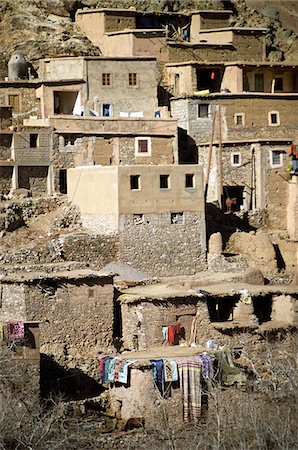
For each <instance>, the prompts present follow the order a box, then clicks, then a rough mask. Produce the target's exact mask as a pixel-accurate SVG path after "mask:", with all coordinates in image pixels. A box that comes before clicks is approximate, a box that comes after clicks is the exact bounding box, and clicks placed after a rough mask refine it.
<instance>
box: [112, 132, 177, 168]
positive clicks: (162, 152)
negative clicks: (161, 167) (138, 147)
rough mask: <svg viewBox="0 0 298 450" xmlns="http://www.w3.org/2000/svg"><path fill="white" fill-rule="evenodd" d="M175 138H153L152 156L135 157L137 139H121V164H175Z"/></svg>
mask: <svg viewBox="0 0 298 450" xmlns="http://www.w3.org/2000/svg"><path fill="white" fill-rule="evenodd" d="M173 141H174V138H169V137H152V138H151V156H136V155H135V138H120V139H119V163H120V164H122V165H127V164H131V165H132V164H173V162H174V155H173V145H174V142H173Z"/></svg>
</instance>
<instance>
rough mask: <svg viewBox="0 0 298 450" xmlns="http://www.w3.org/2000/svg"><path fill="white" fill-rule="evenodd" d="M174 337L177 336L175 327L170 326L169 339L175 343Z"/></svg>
mask: <svg viewBox="0 0 298 450" xmlns="http://www.w3.org/2000/svg"><path fill="white" fill-rule="evenodd" d="M174 338H175V330H174V327H168V341H169V344H171V345H174Z"/></svg>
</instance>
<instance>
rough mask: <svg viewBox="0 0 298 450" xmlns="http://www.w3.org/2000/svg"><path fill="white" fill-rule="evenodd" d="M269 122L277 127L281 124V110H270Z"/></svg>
mask: <svg viewBox="0 0 298 450" xmlns="http://www.w3.org/2000/svg"><path fill="white" fill-rule="evenodd" d="M268 122H269V125H270V126H273V127H274V126H275V127H277V126H278V125H280V120H279V112H278V111H270V112H269V113H268Z"/></svg>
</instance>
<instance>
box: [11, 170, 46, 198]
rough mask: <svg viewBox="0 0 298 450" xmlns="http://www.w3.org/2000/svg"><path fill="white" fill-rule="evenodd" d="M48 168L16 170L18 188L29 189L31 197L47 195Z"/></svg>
mask: <svg viewBox="0 0 298 450" xmlns="http://www.w3.org/2000/svg"><path fill="white" fill-rule="evenodd" d="M47 177H48V167H46V166H31V167H29V166H20V167H19V168H18V187H19V188H25V189H30V190H31V192H32V194H33V195H42V194H46V193H47Z"/></svg>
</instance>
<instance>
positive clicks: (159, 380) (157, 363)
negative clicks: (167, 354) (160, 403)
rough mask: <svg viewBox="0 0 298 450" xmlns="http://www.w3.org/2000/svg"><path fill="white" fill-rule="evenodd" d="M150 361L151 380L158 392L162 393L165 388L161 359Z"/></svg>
mask: <svg viewBox="0 0 298 450" xmlns="http://www.w3.org/2000/svg"><path fill="white" fill-rule="evenodd" d="M150 362H151V364H152V366H153V380H154V382H155V384H156V386H157V388H158V390H159V392H160V393H161V394H162V395H163V394H164V390H165V389H164V384H165V383H164V381H165V379H164V367H163V359H150Z"/></svg>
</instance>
